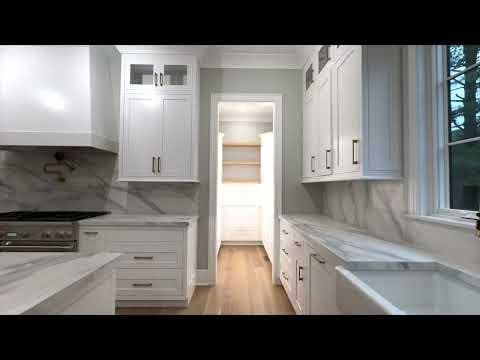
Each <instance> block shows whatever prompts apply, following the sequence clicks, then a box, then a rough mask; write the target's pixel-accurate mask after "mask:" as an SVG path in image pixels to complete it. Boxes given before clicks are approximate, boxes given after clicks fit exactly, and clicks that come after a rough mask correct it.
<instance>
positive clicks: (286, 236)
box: [280, 221, 293, 250]
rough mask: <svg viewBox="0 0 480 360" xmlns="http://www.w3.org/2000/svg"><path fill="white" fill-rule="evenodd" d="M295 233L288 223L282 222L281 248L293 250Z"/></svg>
mask: <svg viewBox="0 0 480 360" xmlns="http://www.w3.org/2000/svg"><path fill="white" fill-rule="evenodd" d="M292 240H293V231H292V229H291V227H290V225H288V224H287V223H285V222H284V221H281V222H280V247H281V248H285V249H287V250H291V248H292V245H293V241H292Z"/></svg>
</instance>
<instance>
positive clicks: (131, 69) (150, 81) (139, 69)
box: [124, 54, 161, 91]
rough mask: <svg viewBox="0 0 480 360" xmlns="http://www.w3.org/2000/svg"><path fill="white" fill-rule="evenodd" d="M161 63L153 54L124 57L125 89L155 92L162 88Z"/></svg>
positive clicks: (127, 55)
mask: <svg viewBox="0 0 480 360" xmlns="http://www.w3.org/2000/svg"><path fill="white" fill-rule="evenodd" d="M159 61H161V58H160V57H159V56H156V55H151V54H126V55H125V57H124V75H125V76H124V79H125V84H124V85H125V88H126V89H128V90H141V91H143V90H154V89H159V88H160V81H161V78H160V70H159V68H160V67H159Z"/></svg>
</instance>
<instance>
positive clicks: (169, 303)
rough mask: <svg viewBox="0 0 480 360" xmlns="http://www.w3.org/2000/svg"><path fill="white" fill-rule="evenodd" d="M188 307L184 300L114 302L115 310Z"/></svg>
mask: <svg viewBox="0 0 480 360" xmlns="http://www.w3.org/2000/svg"><path fill="white" fill-rule="evenodd" d="M188 305H189V303H188V301H186V300H116V301H115V306H116V307H117V308H122V307H138V308H141V307H152V308H155V307H158V308H165V307H167V308H168V307H179V308H186V307H188Z"/></svg>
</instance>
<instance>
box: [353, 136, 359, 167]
mask: <svg viewBox="0 0 480 360" xmlns="http://www.w3.org/2000/svg"><path fill="white" fill-rule="evenodd" d="M358 142H359V140H355V139H354V140H352V163H353V164H354V165H356V164H358V160H356V159H355V145H356V144H358Z"/></svg>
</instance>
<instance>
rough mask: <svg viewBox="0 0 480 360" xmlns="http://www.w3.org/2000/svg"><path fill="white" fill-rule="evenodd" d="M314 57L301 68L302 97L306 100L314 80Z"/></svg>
mask: <svg viewBox="0 0 480 360" xmlns="http://www.w3.org/2000/svg"><path fill="white" fill-rule="evenodd" d="M314 60H315V59H314V57H310V58H309V60H308V61H307V63H306V64H305V66H304V68H303V95H304V98H306V97H307V96H308V95H309V94H310V93H311V92H312V89H313V83H314V80H315V79H314V78H315V61H314Z"/></svg>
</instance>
